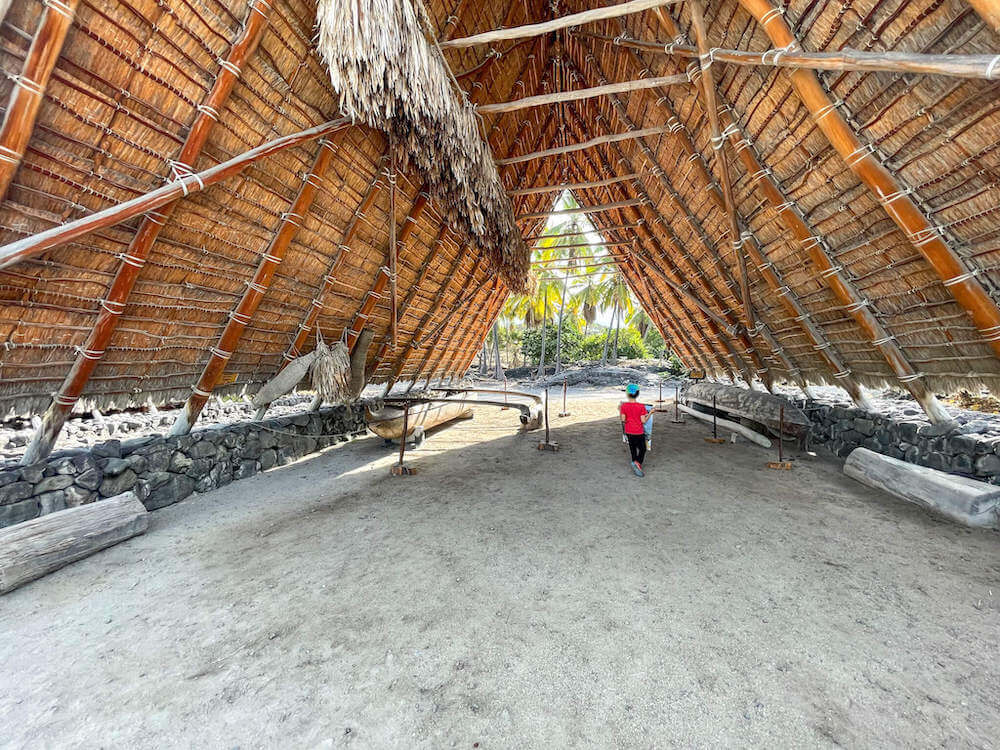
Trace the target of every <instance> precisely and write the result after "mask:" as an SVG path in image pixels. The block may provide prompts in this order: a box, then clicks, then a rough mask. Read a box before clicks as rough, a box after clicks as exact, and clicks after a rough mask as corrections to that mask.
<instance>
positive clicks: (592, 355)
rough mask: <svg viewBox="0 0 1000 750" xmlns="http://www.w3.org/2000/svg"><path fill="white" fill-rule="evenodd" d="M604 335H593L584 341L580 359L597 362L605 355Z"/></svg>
mask: <svg viewBox="0 0 1000 750" xmlns="http://www.w3.org/2000/svg"><path fill="white" fill-rule="evenodd" d="M606 337H607V335H606V334H604V333H592V334H590V335H589V336H587V337H585V338H584V339H583V342H582V344H581V346H580V359H584V360H588V361H590V362H596V361H597V360H599V359H600V358H601V355H602V354H604V339H605V338H606Z"/></svg>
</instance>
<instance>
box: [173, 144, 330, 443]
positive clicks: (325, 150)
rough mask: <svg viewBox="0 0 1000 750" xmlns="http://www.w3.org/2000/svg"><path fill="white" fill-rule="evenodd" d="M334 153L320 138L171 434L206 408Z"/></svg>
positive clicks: (183, 428)
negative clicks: (294, 192) (309, 164)
mask: <svg viewBox="0 0 1000 750" xmlns="http://www.w3.org/2000/svg"><path fill="white" fill-rule="evenodd" d="M333 156H334V149H333V145H332V144H331V143H330V142H329V141H327V140H323V141H321V142H320V147H319V150H318V151H317V153H316V157H315V159H314V160H313V164H312V167H311V168H310V170H309V171H308V172H307V173H306V176H305V177H304V178H303V180H302V184H301V185H299V190H298V193H297V194H296V196H295V198H294V199H293V200H292V202H291V204H290V205H289V206H288V211H286V212H285V213H284V214H282V215H281V220H280V221H279V222H278V228H277V229H276V230H275V232H274V236H273V237H272V238H271V241H270V243H268V246H267V249H266V250H264V252H263V253H262V255H261V259H260V261H259V262H258V264H257V270H256V272H255V273H254V275H253V278H252V279H251V280H250V282H249V283H248V284H247V288H246V291H244V292H243V296H242V297H241V298H240V301H239V302H238V303H237V305H236V307H235V308H234V309H233V311H232V312H231V313H230V314H229V320H228V321H227V322H226V327H225V328H224V329H223V331H222V334H221V335H220V336H219V341H218V343H216V345H215V346H214V347H212V348H211V349H209V352H210V356H209V359H208V362H206V363H205V367H204V368H203V370H202V373H201V376H200V377H199V378H198V382H197V383H196V384H195V385H194V387H193V388H192V393H191V395H190V396H189V397H188V399H187V401H186V402H185V404H184V409H183V410H182V411H181V413H180V414H178V415H177V418H176V419H175V420H174V424H173V426H172V427H171V429H170V434H171V435H186V434H188V433H189V432H190V431H191V428H192V427H193V426H194V424H195V422H197V421H198V416H199V415H200V414H201V410H202V409H203V408H205V404H206V403H208V398H209V396H211V395H212V391H213V390H215V386H216V385H218V383H219V378H220V377H222V373H223V371H224V370H225V368H226V364H227V363H228V362H229V358H230V357H231V356H232V355H233V354H234V353H235V352H236V347H237V345H238V344H239V342H240V339H241V338H242V336H243V331H244V330H246V327H247V326H248V325H250V322H251V321H252V320H253V316H254V314H255V313H256V312H257V307H258V306H259V305H260V303H261V300H263V299H264V295H265V294H266V293H267V290H268V289H269V288H270V286H271V280H272V279H273V278H274V274H275V272H276V271H277V270H278V266H279V265H280V263H281V261H282V260H284V257H285V253H286V252H287V251H288V248H289V246H290V245H291V244H292V241H293V240H294V239H295V237H296V235H297V234H298V231H299V228H300V227H301V226H302V222H303V221H304V220H305V217H306V215H307V214H308V213H309V210H310V209H311V208H312V204H313V200H314V199H315V197H316V191H317V188H318V186H319V181H320V180H321V179H323V175H324V174H325V173H326V170H327V169H328V168H329V166H330V162H331V160H332V159H333Z"/></svg>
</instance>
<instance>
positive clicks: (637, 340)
mask: <svg viewBox="0 0 1000 750" xmlns="http://www.w3.org/2000/svg"><path fill="white" fill-rule="evenodd" d="M614 346H615V334H614V333H613V332H612V333H611V346H610V351H609V353H608V356H609V357H610V356H612V355H613V354H614ZM647 356H648V354H647V353H646V347H645V345H644V344H643V343H642V337H641V336H639V332H638V331H637V330H635V329H634V328H622V329H621V331H619V332H618V358H619V359H646V357H647Z"/></svg>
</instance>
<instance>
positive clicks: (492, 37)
mask: <svg viewBox="0 0 1000 750" xmlns="http://www.w3.org/2000/svg"><path fill="white" fill-rule="evenodd" d="M679 1H680V0H631V1H630V2H625V3H619V4H617V5H609V6H606V7H604V8H594V9H592V10H585V11H583V12H582V13H571V14H570V15H567V16H562V17H561V18H554V19H552V20H551V21H544V22H542V23H534V24H527V25H524V26H515V27H512V28H507V29H497V30H496V31H486V32H484V33H482V34H476V35H474V36H467V37H463V38H462V39H450V40H447V41H444V42H441V43H440V45H439V46H440V47H441V49H460V48H463V47H474V46H476V45H480V44H492V43H493V42H500V41H504V40H507V39H525V38H527V37H533V36H541V35H543V34H548V33H550V32H553V31H558V30H559V29H567V28H569V27H570V26H582V25H583V24H585V23H594V22H595V21H603V20H604V19H606V18H618V17H619V16H624V15H627V14H630V13H639V12H641V11H644V10H648V9H649V8H656V7H659V6H661V5H671V4H673V3H676V2H679Z"/></svg>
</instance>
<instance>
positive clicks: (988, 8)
mask: <svg viewBox="0 0 1000 750" xmlns="http://www.w3.org/2000/svg"><path fill="white" fill-rule="evenodd" d="M969 5H971V6H972V7H973V8H974V9H975V11H976V13H978V14H979V17H980V18H982V19H983V20H984V21H986V23H987V24H989V25H990V26H991V27H992V28H993V30H994V31H995V32H996V33H997V34H1000V0H969Z"/></svg>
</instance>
